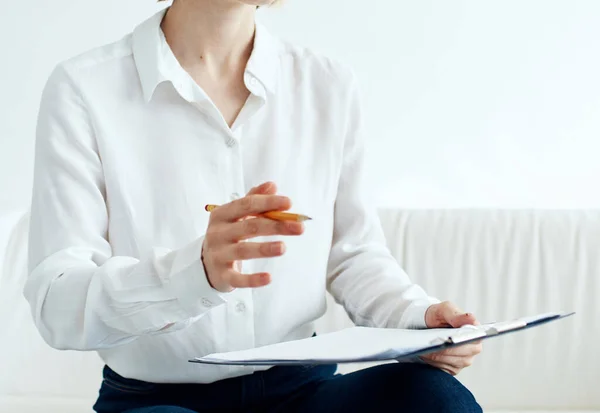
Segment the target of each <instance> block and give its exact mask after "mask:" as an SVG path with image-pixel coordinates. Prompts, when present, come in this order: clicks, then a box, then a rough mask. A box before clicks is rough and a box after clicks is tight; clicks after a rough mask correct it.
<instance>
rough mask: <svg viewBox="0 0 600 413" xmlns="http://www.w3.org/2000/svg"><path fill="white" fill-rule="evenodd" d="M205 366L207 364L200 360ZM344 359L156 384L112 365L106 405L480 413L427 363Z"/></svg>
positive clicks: (199, 412) (185, 412)
mask: <svg viewBox="0 0 600 413" xmlns="http://www.w3.org/2000/svg"><path fill="white" fill-rule="evenodd" d="M198 367H199V368H202V367H201V366H198ZM335 370H336V366H335V365H327V366H306V367H273V368H271V369H269V370H266V371H262V372H256V373H254V374H251V375H247V376H242V377H236V378H232V379H226V380H221V381H218V382H215V383H211V384H154V383H147V382H143V381H139V380H132V379H126V378H123V377H121V376H119V375H118V374H117V373H115V372H114V371H112V370H111V369H110V368H109V367H105V369H104V381H103V383H102V387H101V389H100V396H99V398H98V401H97V402H96V405H95V406H94V409H95V411H96V412H98V413H125V412H126V413H205V412H211V413H212V412H220V413H223V412H247V413H259V412H265V413H292V412H310V413H313V412H344V413H347V412H361V413H365V412H386V413H387V412H400V413H416V412H419V413H438V412H440V413H442V412H443V413H480V412H482V410H481V407H479V405H478V404H477V402H476V401H475V398H474V397H473V395H472V394H471V393H470V392H469V390H467V389H466V388H465V387H464V386H463V385H462V384H461V383H460V382H459V381H458V380H456V379H455V378H454V377H452V376H450V375H449V374H447V373H444V372H443V371H441V370H438V369H436V368H433V367H430V366H428V365H424V364H385V365H382V366H377V367H372V368H368V369H365V370H361V371H358V372H355V373H352V374H346V375H339V374H335Z"/></svg>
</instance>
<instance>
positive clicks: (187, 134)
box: [25, 12, 437, 383]
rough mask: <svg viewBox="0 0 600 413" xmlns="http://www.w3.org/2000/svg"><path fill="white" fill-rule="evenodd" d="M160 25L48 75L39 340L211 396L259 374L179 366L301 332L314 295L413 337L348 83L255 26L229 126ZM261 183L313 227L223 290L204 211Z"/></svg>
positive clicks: (35, 307) (316, 300)
mask: <svg viewBox="0 0 600 413" xmlns="http://www.w3.org/2000/svg"><path fill="white" fill-rule="evenodd" d="M163 14H164V13H162V12H161V13H159V14H157V15H156V16H154V17H152V18H151V19H149V20H148V21H146V22H144V23H143V24H141V25H140V26H139V27H138V28H137V29H136V30H135V31H134V32H133V33H132V34H131V35H128V36H126V37H125V38H123V39H122V40H121V41H118V42H116V43H114V44H111V45H108V46H105V47H102V48H99V49H96V50H94V51H91V52H88V53H86V54H83V55H81V56H79V57H76V58H74V59H72V60H70V61H67V62H65V63H62V64H60V65H59V66H58V67H57V68H56V70H55V71H54V72H53V74H52V75H51V77H50V79H49V81H48V84H47V86H46V88H45V91H44V93H43V97H42V103H41V109H40V114H39V121H38V122H39V123H38V130H37V143H36V164H35V183H34V191H33V202H32V209H31V230H30V244H29V264H30V275H29V278H28V282H27V285H26V287H25V295H26V297H27V299H28V300H29V302H30V304H31V307H32V311H33V315H34V319H35V322H36V324H37V327H38V328H39V330H40V332H41V334H42V336H43V337H44V339H45V340H46V341H47V342H48V343H50V344H51V345H52V346H54V347H56V348H61V349H77V350H97V351H98V353H99V354H100V356H101V357H102V359H103V360H104V361H105V362H106V363H107V364H108V365H109V366H111V367H112V368H113V369H114V370H115V371H117V372H118V373H120V374H121V375H123V376H126V377H131V378H137V379H140V380H145V381H152V382H195V383H208V382H213V381H216V380H220V379H223V378H227V377H233V376H239V375H243V374H248V373H251V372H253V371H254V370H255V369H256V368H253V367H223V366H207V365H198V364H192V363H188V360H189V359H190V358H193V357H196V356H203V355H207V354H210V353H214V352H227V351H233V350H241V349H248V348H252V347H256V346H263V345H268V344H273V343H277V342H281V341H286V340H295V339H303V338H306V337H310V336H311V335H312V334H313V333H314V331H315V330H314V325H313V322H314V320H315V319H317V318H319V317H320V316H321V315H323V313H324V312H325V295H326V288H327V289H328V290H329V291H330V292H331V293H332V294H333V296H334V297H335V298H336V299H337V300H338V301H339V302H340V303H342V304H343V305H344V307H345V308H346V310H347V311H348V313H349V314H350V315H351V317H352V318H353V320H354V321H355V322H356V323H357V324H360V325H366V326H380V327H382V326H386V327H390V328H398V327H424V312H425V310H426V309H427V307H428V306H429V305H431V304H432V303H434V302H437V301H436V300H435V299H432V298H430V297H428V296H427V295H426V294H425V292H424V291H423V290H422V289H421V288H420V287H418V286H417V285H414V284H412V283H411V282H410V280H409V278H408V277H407V275H406V274H405V273H404V272H403V271H402V269H401V268H400V266H399V265H398V264H397V263H396V262H395V260H394V259H393V257H392V256H391V255H390V253H389V251H388V250H387V249H386V246H385V242H384V237H383V233H382V230H381V228H380V224H379V221H378V218H377V214H376V210H375V208H374V206H373V205H372V204H371V203H370V202H369V200H368V199H365V197H364V194H363V185H362V180H361V178H362V175H363V136H362V129H361V113H360V108H359V102H358V97H357V87H356V85H355V80H354V77H353V76H352V74H351V72H350V71H349V70H347V69H345V68H344V67H342V66H340V65H338V64H337V63H335V62H332V61H331V60H329V59H327V58H324V57H322V56H319V55H316V54H314V53H311V52H310V51H307V50H305V49H302V48H297V47H293V46H291V45H289V44H287V43H285V42H283V41H281V40H278V39H276V38H274V37H273V36H271V35H270V34H269V33H268V32H267V31H266V30H265V29H264V28H263V27H261V26H260V25H257V27H256V34H255V42H254V49H253V52H252V55H251V57H250V60H249V62H248V65H247V68H246V71H245V76H244V81H245V83H246V87H247V88H248V90H249V91H250V96H249V98H248V100H247V102H246V103H245V105H244V107H243V109H242V111H241V112H240V114H239V116H238V118H237V119H236V121H235V123H234V124H233V126H232V127H231V128H230V127H229V126H228V125H227V124H226V122H225V121H224V118H223V117H222V115H221V114H220V113H219V111H218V110H217V108H216V107H215V105H214V104H213V103H212V102H211V100H210V99H209V97H208V96H207V95H206V94H205V93H204V92H203V90H202V89H201V88H200V87H199V86H198V85H197V84H196V83H195V82H194V81H193V80H192V79H191V77H190V76H189V75H188V74H187V73H186V72H185V71H184V70H183V69H182V68H181V66H180V65H179V64H178V62H177V60H176V58H175V57H174V55H173V53H172V52H171V50H170V48H169V46H168V44H167V42H166V41H165V38H164V35H163V33H162V31H161V29H160V22H161V20H162V17H163ZM265 181H273V182H275V183H276V184H277V185H278V188H279V190H280V193H281V194H284V195H287V196H289V197H290V198H291V199H292V202H293V209H292V211H294V212H298V213H302V214H306V215H309V216H311V217H312V218H313V221H310V222H308V223H307V225H306V230H305V233H304V234H303V235H302V236H300V237H292V238H285V239H284V241H285V242H286V244H287V252H286V254H285V255H284V256H282V257H279V258H273V259H263V260H252V261H245V262H244V272H248V273H253V272H263V271H265V272H269V273H271V274H272V283H271V284H270V285H268V286H266V287H264V288H259V289H237V290H234V291H233V292H231V293H227V294H222V293H219V292H217V291H215V290H214V289H212V288H211V287H210V285H209V284H208V282H207V278H206V275H205V274H204V270H203V265H202V262H201V259H200V252H201V247H202V241H203V234H204V232H205V230H206V227H207V223H208V213H206V212H205V211H204V206H205V205H206V204H223V203H227V202H229V201H231V200H232V199H235V198H238V197H240V196H243V194H245V193H247V191H248V190H249V188H251V187H253V186H255V185H258V184H260V183H262V182H265ZM265 239H266V237H263V238H261V239H258V241H263V240H265ZM269 239H273V238H272V237H270V238H269Z"/></svg>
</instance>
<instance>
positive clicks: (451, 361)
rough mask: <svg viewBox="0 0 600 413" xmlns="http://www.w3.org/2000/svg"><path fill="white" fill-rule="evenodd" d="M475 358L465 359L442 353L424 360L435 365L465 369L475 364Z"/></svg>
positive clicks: (424, 357)
mask: <svg viewBox="0 0 600 413" xmlns="http://www.w3.org/2000/svg"><path fill="white" fill-rule="evenodd" d="M474 358H475V357H474V356H470V357H463V356H449V355H446V354H442V353H433V354H427V355H425V356H423V359H424V360H427V361H430V362H431V363H435V364H445V365H448V366H451V367H453V368H455V369H463V368H465V367H469V366H470V365H472V364H473V360H474Z"/></svg>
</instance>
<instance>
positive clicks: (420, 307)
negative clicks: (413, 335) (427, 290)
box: [398, 297, 440, 329]
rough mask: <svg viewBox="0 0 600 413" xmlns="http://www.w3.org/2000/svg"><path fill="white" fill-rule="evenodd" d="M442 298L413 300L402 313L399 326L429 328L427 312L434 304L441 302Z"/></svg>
mask: <svg viewBox="0 0 600 413" xmlns="http://www.w3.org/2000/svg"><path fill="white" fill-rule="evenodd" d="M439 303H440V300H438V299H437V298H433V297H427V298H425V299H420V300H415V301H413V302H412V303H411V304H410V305H409V306H408V307H407V308H406V310H404V314H402V318H401V320H400V325H399V326H398V328H409V329H423V328H427V324H426V323H425V313H426V312H427V309H428V308H429V307H431V306H432V305H433V304H439Z"/></svg>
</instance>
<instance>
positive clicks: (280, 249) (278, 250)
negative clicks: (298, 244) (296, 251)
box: [271, 243, 283, 254]
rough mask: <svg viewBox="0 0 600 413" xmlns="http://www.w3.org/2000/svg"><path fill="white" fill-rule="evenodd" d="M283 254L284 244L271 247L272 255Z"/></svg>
mask: <svg viewBox="0 0 600 413" xmlns="http://www.w3.org/2000/svg"><path fill="white" fill-rule="evenodd" d="M282 252H283V244H281V243H277V244H272V245H271V254H281V253H282Z"/></svg>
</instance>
